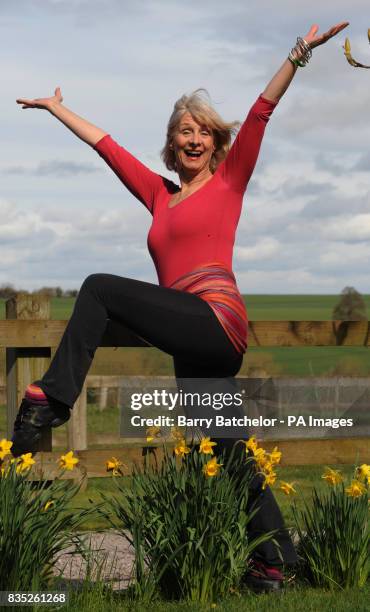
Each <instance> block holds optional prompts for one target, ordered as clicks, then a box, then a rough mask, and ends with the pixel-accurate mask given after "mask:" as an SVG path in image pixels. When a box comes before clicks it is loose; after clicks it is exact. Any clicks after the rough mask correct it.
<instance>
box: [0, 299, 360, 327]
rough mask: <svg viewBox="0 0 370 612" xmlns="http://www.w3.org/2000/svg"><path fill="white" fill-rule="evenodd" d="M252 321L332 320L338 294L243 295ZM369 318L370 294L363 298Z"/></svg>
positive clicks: (61, 306)
mask: <svg viewBox="0 0 370 612" xmlns="http://www.w3.org/2000/svg"><path fill="white" fill-rule="evenodd" d="M243 297H244V301H245V304H246V307H247V311H248V317H249V319H250V320H251V321H329V320H331V316H332V311H333V308H334V306H335V305H336V304H337V302H338V300H339V296H337V295H248V296H246V295H244V296H243ZM362 297H363V299H364V301H365V303H366V306H367V314H368V318H369V319H370V295H363V296H362ZM74 302H75V299H74V298H53V299H52V300H51V318H52V319H55V320H59V319H60V320H63V319H69V317H70V315H71V312H72V308H73V305H74ZM3 318H5V302H4V300H0V319H3Z"/></svg>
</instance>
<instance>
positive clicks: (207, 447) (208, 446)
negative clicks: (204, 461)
mask: <svg viewBox="0 0 370 612" xmlns="http://www.w3.org/2000/svg"><path fill="white" fill-rule="evenodd" d="M213 446H217V442H211V438H203V439H202V440H201V441H200V445H199V452H200V453H203V454H204V455H213V448H212V447H213Z"/></svg>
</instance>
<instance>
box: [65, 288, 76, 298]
mask: <svg viewBox="0 0 370 612" xmlns="http://www.w3.org/2000/svg"><path fill="white" fill-rule="evenodd" d="M77 295H78V289H66V291H65V292H64V297H73V298H75V297H77Z"/></svg>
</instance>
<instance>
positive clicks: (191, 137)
mask: <svg viewBox="0 0 370 612" xmlns="http://www.w3.org/2000/svg"><path fill="white" fill-rule="evenodd" d="M172 148H173V150H174V153H175V158H176V166H177V171H178V172H179V173H181V172H186V173H187V174H189V173H190V174H200V173H201V174H203V173H204V174H207V173H209V172H210V169H209V165H210V161H211V158H212V155H213V152H214V150H215V143H214V138H213V134H212V130H210V128H208V127H207V126H205V125H201V124H199V123H198V122H197V121H195V119H194V118H193V116H192V115H191V114H190V113H189V112H186V113H184V114H183V115H182V117H181V119H180V123H179V124H178V126H177V129H176V130H175V133H174V136H173V141H172Z"/></svg>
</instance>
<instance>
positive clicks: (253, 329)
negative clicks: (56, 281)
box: [0, 294, 370, 476]
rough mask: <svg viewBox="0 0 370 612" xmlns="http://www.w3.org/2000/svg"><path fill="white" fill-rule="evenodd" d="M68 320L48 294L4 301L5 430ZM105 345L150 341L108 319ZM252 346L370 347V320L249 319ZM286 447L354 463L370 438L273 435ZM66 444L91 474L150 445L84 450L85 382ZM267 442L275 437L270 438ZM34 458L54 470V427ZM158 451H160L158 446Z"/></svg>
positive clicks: (307, 458) (292, 456)
mask: <svg viewBox="0 0 370 612" xmlns="http://www.w3.org/2000/svg"><path fill="white" fill-rule="evenodd" d="M66 325H67V321H54V320H50V300H49V298H48V297H46V296H40V295H27V294H25V295H23V294H20V295H18V296H17V297H16V298H12V299H10V300H8V301H7V302H6V320H2V321H0V348H5V349H6V389H7V435H8V437H9V436H11V433H12V426H13V423H14V419H15V416H16V413H17V409H18V405H19V403H20V401H21V398H22V395H23V392H24V389H25V387H26V386H27V385H28V384H29V383H31V382H32V381H33V380H35V379H38V378H40V377H41V376H42V374H43V372H44V371H45V370H46V368H47V366H48V363H49V361H50V359H51V357H52V356H53V353H54V351H55V348H56V347H57V346H58V344H59V342H60V339H61V336H62V334H63V332H64V330H65V327H66ZM100 346H102V347H112V346H114V347H117V346H119V347H134V346H135V347H143V348H144V347H146V346H148V344H147V343H146V342H145V341H144V340H142V339H141V338H139V337H137V336H135V335H134V334H133V333H132V332H130V331H129V330H128V329H126V328H124V327H123V326H120V325H119V324H117V323H114V322H112V321H108V325H107V329H106V332H105V334H104V337H103V339H102V343H101V345H100ZM249 346H250V347H256V346H258V347H276V346H279V347H292V349H293V348H294V347H302V346H311V347H312V346H362V347H370V323H369V322H367V321H251V322H250V323H249ZM274 444H278V445H279V446H280V447H281V449H282V450H283V452H284V451H285V461H284V463H285V464H293V465H294V464H295V465H302V464H315V463H316V464H323V463H354V462H355V461H356V460H359V458H360V460H362V461H365V459H368V457H369V454H370V452H369V451H370V439H369V438H368V437H364V438H347V439H339V440H335V439H330V440H323V439H320V440H304V441H302V440H297V441H294V440H289V441H281V442H278V441H275V442H274ZM68 446H69V448H70V449H74V450H76V451H77V454H78V456H79V457H80V459H81V461H80V465H81V470H82V471H83V472H84V473H86V474H87V475H88V476H94V475H99V476H103V475H105V472H104V471H103V470H104V468H103V465H104V461H105V460H106V459H108V458H109V457H110V455H111V454H114V455H115V456H117V458H122V460H123V461H124V462H125V463H126V464H127V469H128V470H130V469H131V463H132V461H134V460H138V459H141V458H142V456H143V454H147V453H148V452H151V449H148V448H146V449H145V448H143V447H142V446H141V447H132V446H131V448H128V447H127V448H123V449H122V451H120V452H118V451H117V449H115V450H114V453H112V452H111V451H110V449H108V448H107V450H104V451H95V450H84V449H86V447H87V440H86V387H85V388H84V390H83V392H82V393H81V395H80V398H79V399H78V401H77V402H76V404H75V406H74V410H73V411H72V417H71V419H70V421H69V423H68ZM265 446H266V448H269V447H270V446H271V443H269V442H266V444H265ZM40 451H42V452H40V453H39V454H38V455H37V456H36V458H37V462H38V465H39V466H40V467H42V468H45V469H46V471H47V472H48V473H50V474H53V473H54V471H55V468H54V467H53V466H54V465H55V453H52V442H51V431H46V432H45V435H44V436H43V439H42V441H41V444H40ZM157 456H158V457H160V451H158V453H157Z"/></svg>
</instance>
